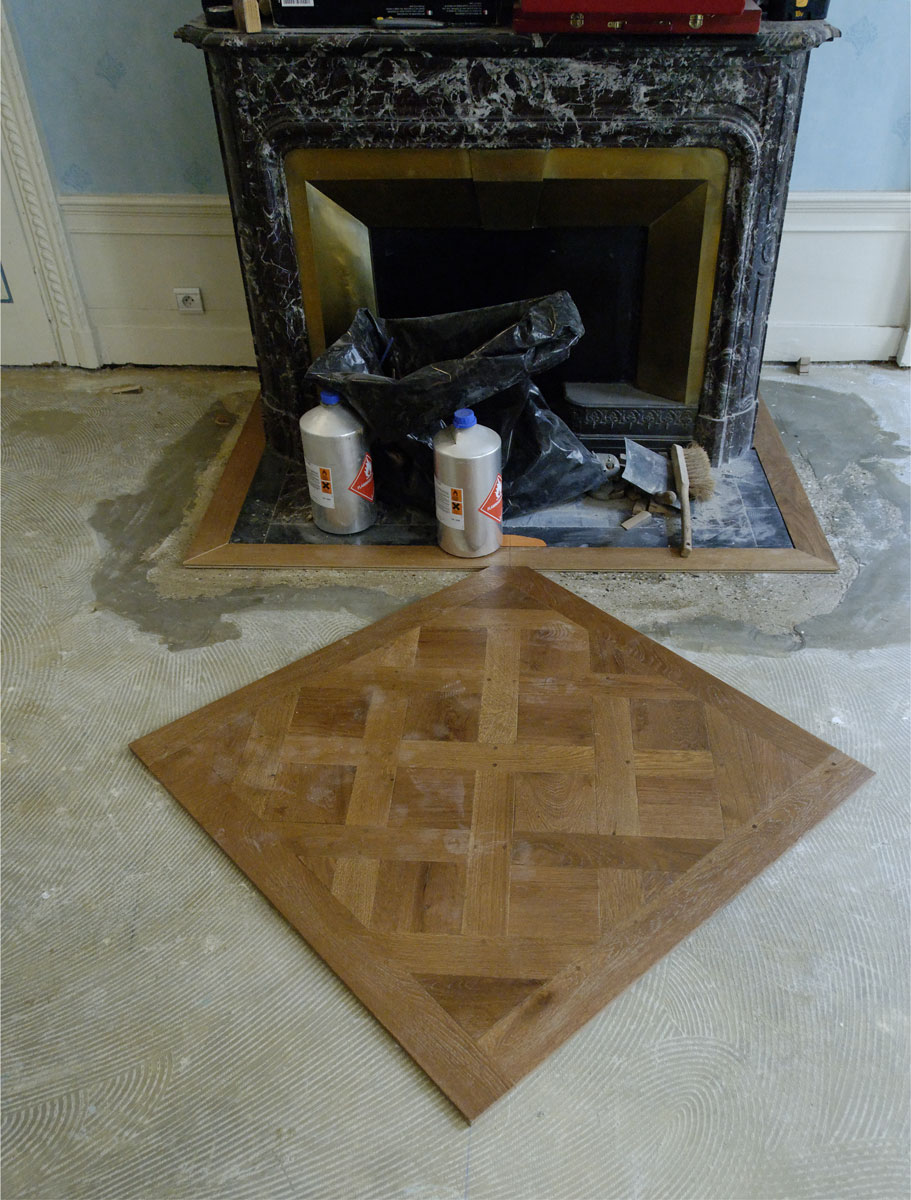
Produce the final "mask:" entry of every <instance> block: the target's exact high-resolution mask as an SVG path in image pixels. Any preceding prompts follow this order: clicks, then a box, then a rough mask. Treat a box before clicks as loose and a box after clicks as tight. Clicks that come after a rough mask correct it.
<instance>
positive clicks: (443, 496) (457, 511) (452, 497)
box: [434, 479, 465, 529]
mask: <svg viewBox="0 0 911 1200" xmlns="http://www.w3.org/2000/svg"><path fill="white" fill-rule="evenodd" d="M434 485H435V489H436V509H437V520H438V521H439V522H440V524H441V525H447V526H448V527H449V528H450V529H464V528H465V504H464V498H463V495H462V489H461V488H454V487H450V486H449V485H448V484H446V483H441V482H440V481H439V479H435V480H434Z"/></svg>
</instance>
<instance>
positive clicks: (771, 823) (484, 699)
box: [132, 568, 871, 1119]
mask: <svg viewBox="0 0 911 1200" xmlns="http://www.w3.org/2000/svg"><path fill="white" fill-rule="evenodd" d="M132 748H133V750H134V751H135V752H136V754H137V755H138V756H139V758H140V759H142V761H143V762H144V763H145V764H146V765H147V766H148V767H149V769H150V770H151V771H152V772H153V773H154V774H155V775H156V776H157V777H158V778H159V779H160V780H161V781H162V783H164V785H165V786H166V787H167V788H168V789H169V790H170V792H171V793H172V794H173V795H174V796H175V797H176V799H177V800H179V801H180V803H181V804H183V805H184V807H185V808H186V809H187V810H188V811H189V812H190V813H191V814H192V815H193V816H194V817H195V818H196V819H197V820H198V821H199V823H200V824H201V825H202V826H203V827H204V828H205V829H206V830H207V831H208V832H209V833H210V834H211V836H212V837H213V838H214V839H215V840H216V841H217V842H218V843H219V844H220V845H221V846H222V847H223V849H224V850H225V851H226V852H227V853H228V854H229V855H230V856H231V857H232V858H233V859H234V860H235V862H237V863H238V865H239V866H240V867H241V869H242V870H244V871H245V872H246V874H247V875H248V876H249V877H250V879H251V880H252V881H253V882H254V883H255V884H256V885H257V886H258V887H259V888H260V890H261V891H262V892H264V893H265V895H266V896H268V897H269V899H270V900H271V901H272V903H273V904H274V905H275V906H276V907H277V908H278V909H279V910H280V911H281V912H282V913H283V914H284V915H285V916H286V917H287V919H288V920H289V921H291V923H292V924H293V925H294V926H295V928H297V929H298V930H299V932H300V933H301V934H302V935H303V936H304V937H305V938H306V939H307V941H308V942H309V943H310V944H311V945H312V946H313V948H314V949H315V950H316V951H317V952H318V953H319V954H320V955H322V957H323V958H324V959H325V960H326V961H327V962H328V963H329V965H330V966H331V967H332V968H333V969H334V970H335V971H336V973H337V974H338V975H339V976H340V977H341V978H342V979H343V980H344V981H345V982H346V983H347V984H348V986H349V987H350V988H351V989H352V990H353V991H354V992H355V993H356V994H357V995H358V996H359V997H360V998H361V1000H362V1001H363V1002H364V1003H365V1004H366V1005H367V1006H368V1008H370V1010H371V1011H372V1012H373V1013H374V1015H375V1016H376V1017H378V1019H379V1020H380V1021H381V1022H382V1023H383V1024H384V1025H385V1026H386V1027H387V1028H388V1029H389V1031H390V1032H391V1033H392V1034H393V1035H394V1036H395V1037H396V1038H397V1039H398V1040H399V1042H400V1043H401V1044H402V1045H403V1046H404V1047H405V1049H406V1050H408V1052H409V1053H410V1054H412V1056H413V1057H414V1058H415V1059H416V1060H417V1062H418V1063H420V1065H421V1066H422V1067H423V1068H424V1069H425V1070H426V1071H427V1072H428V1074H429V1075H430V1076H431V1077H432V1078H433V1079H434V1080H436V1082H437V1083H438V1084H439V1086H440V1087H441V1088H442V1089H443V1091H444V1092H446V1094H447V1095H448V1096H449V1097H450V1098H451V1099H452V1100H453V1102H454V1103H455V1104H456V1105H457V1106H458V1108H459V1109H460V1110H461V1111H462V1112H463V1113H464V1114H465V1115H466V1116H467V1117H468V1118H469V1119H473V1118H474V1117H476V1116H477V1115H478V1114H479V1113H481V1112H482V1111H483V1110H484V1109H485V1108H486V1107H487V1106H488V1105H489V1104H491V1103H492V1102H493V1101H494V1100H496V1099H497V1098H498V1097H499V1096H501V1095H502V1094H503V1093H504V1092H505V1091H507V1090H508V1089H509V1088H510V1087H512V1086H513V1084H514V1083H516V1082H517V1081H518V1080H519V1079H520V1078H521V1077H522V1076H523V1075H525V1074H526V1073H527V1072H528V1071H530V1070H532V1069H533V1068H534V1067H535V1066H537V1065H538V1064H539V1063H540V1062H541V1061H542V1060H543V1059H544V1058H545V1057H546V1056H547V1055H548V1054H549V1053H550V1052H551V1051H552V1050H553V1049H555V1048H556V1047H557V1046H558V1045H560V1044H561V1043H562V1042H563V1041H564V1040H565V1039H566V1038H567V1037H569V1036H570V1035H571V1034H572V1033H573V1032H574V1031H575V1030H576V1029H578V1028H579V1027H580V1026H581V1025H582V1024H583V1023H584V1022H585V1021H587V1020H588V1019H590V1018H591V1017H592V1016H594V1015H595V1014H596V1013H597V1012H598V1011H599V1010H600V1009H601V1008H602V1007H603V1006H604V1005H605V1004H606V1003H607V1002H608V1001H609V1000H610V999H611V998H612V997H613V996H614V995H616V994H617V993H618V992H619V991H620V990H622V988H624V987H625V986H626V985H627V984H629V983H630V982H631V981H632V980H633V979H635V978H636V977H637V976H638V975H640V974H641V973H642V972H643V971H645V970H646V969H647V968H648V967H649V966H650V965H651V964H652V963H654V962H655V961H657V959H658V958H660V957H661V956H662V955H663V954H665V953H666V952H667V951H668V950H669V949H670V948H671V947H672V946H673V945H674V944H675V943H676V942H677V941H679V940H680V939H681V938H682V937H684V936H685V935H686V934H687V933H688V932H689V931H690V930H692V929H693V928H695V927H696V925H698V924H699V923H700V922H701V921H702V920H704V919H705V918H706V917H707V916H709V915H710V913H712V912H713V911H714V910H715V909H716V908H718V907H719V906H720V905H722V904H724V903H725V902H726V901H727V900H729V899H730V898H731V897H732V896H733V895H734V894H735V893H736V892H737V891H738V890H739V889H740V888H741V887H742V886H743V885H744V884H745V883H746V882H748V881H749V880H750V879H751V878H752V877H753V876H755V875H756V874H757V873H758V872H759V871H761V870H762V869H763V867H765V866H766V865H767V864H768V863H769V862H771V861H772V860H773V859H774V858H776V857H777V856H778V855H779V854H781V853H782V852H783V851H784V850H785V849H787V847H788V846H789V845H791V844H792V843H793V842H794V841H795V840H796V839H797V838H798V837H799V836H800V834H801V833H803V832H804V831H805V830H806V829H808V828H809V827H810V826H811V825H812V824H814V823H815V822H816V821H817V820H819V819H820V818H821V817H822V816H824V815H825V814H826V813H827V812H828V811H829V810H830V809H831V808H833V807H834V806H835V805H836V804H837V803H838V802H839V801H840V800H842V799H844V797H845V796H847V795H849V794H850V793H851V792H852V791H854V790H855V788H857V787H858V786H859V785H860V784H861V783H862V782H864V780H865V779H867V778H868V777H869V776H870V774H871V772H869V771H868V770H867V768H866V767H863V766H861V765H860V764H859V763H856V762H854V761H853V760H852V759H850V758H847V757H846V756H845V755H843V754H841V753H839V752H838V751H837V750H834V749H833V748H832V747H830V746H828V745H826V744H825V743H824V742H821V741H819V740H817V739H816V738H815V737H812V736H811V735H810V734H808V733H805V732H804V731H802V730H801V729H798V728H797V727H796V726H794V725H792V724H790V723H789V722H788V721H786V720H784V718H782V717H779V716H777V715H776V714H774V713H772V712H771V711H769V710H768V709H766V708H763V707H762V706H761V705H759V704H756V703H755V702H754V701H752V700H750V699H749V698H748V697H746V696H745V695H743V694H742V693H739V692H737V691H735V690H734V689H732V688H729V687H727V686H726V685H724V684H722V683H720V682H719V681H718V680H716V679H714V678H713V677H712V676H709V675H707V674H705V673H704V672H702V671H699V670H698V669H697V668H695V667H693V666H692V665H691V664H689V663H687V662H686V661H685V660H683V659H681V658H678V657H677V656H675V655H673V654H671V653H670V652H669V651H667V650H664V649H663V648H662V647H661V646H659V645H657V644H656V643H655V642H652V641H650V640H649V639H648V638H645V637H643V636H642V635H641V634H638V633H636V632H635V631H634V630H633V629H631V628H629V627H628V626H626V625H623V624H621V623H620V622H618V621H616V620H614V619H613V618H612V617H610V616H607V615H606V614H605V613H602V612H601V611H599V610H598V609H595V608H594V607H592V606H591V605H589V604H586V603H585V602H584V601H581V600H579V599H578V598H576V597H575V596H573V595H572V594H571V593H569V592H567V591H565V590H564V589H563V588H560V587H558V586H557V585H556V584H553V583H550V582H549V581H547V580H546V579H544V578H543V577H542V576H540V575H537V574H535V573H534V572H533V571H530V570H527V569H524V568H489V569H488V570H486V571H483V572H481V573H479V574H476V575H474V576H472V577H470V578H468V579H466V580H465V581H463V582H462V583H458V584H456V585H454V586H453V587H450V588H447V589H446V590H445V591H442V592H439V593H437V594H436V595H435V596H432V597H430V598H429V599H427V600H423V601H421V602H419V603H417V604H415V605H412V606H411V607H409V608H406V609H403V610H402V611H400V612H398V613H396V614H394V615H393V616H391V617H388V618H386V619H385V620H383V621H380V622H379V623H378V624H376V625H373V626H371V627H370V628H368V629H365V630H363V631H361V632H360V633H358V634H355V635H353V636H351V637H348V638H344V639H342V641H340V642H336V643H335V644H333V645H331V646H328V647H327V648H326V649H324V650H321V651H318V652H317V653H316V654H313V655H310V656H309V657H308V658H305V659H302V660H301V661H300V662H297V663H294V664H293V665H292V666H290V667H287V668H285V669H284V670H282V671H278V672H276V673H275V674H273V675H270V676H268V677H267V678H265V679H263V680H260V681H259V682H258V683H254V684H251V685H250V686H249V687H246V688H243V689H242V690H240V691H238V692H235V693H234V694H233V695H231V696H228V697H227V698H226V699H224V700H221V701H218V702H216V703H215V704H211V705H208V706H207V707H206V708H203V709H200V710H199V711H197V712H195V713H192V714H191V715H190V716H188V717H185V718H183V719H182V720H180V721H176V722H174V723H173V724H171V725H168V726H166V727H165V728H163V729H160V730H158V731H157V732H156V733H152V734H150V735H148V736H147V737H144V738H142V739H140V740H139V741H138V742H135V743H134V744H133V747H132Z"/></svg>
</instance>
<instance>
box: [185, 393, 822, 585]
mask: <svg viewBox="0 0 911 1200" xmlns="http://www.w3.org/2000/svg"><path fill="white" fill-rule="evenodd" d="M264 448H265V438H264V436H263V425H262V410H261V408H260V404H259V402H258V401H257V402H256V404H254V406H253V408H252V409H251V411H250V415H249V417H248V418H247V421H246V423H245V425H244V427H243V430H242V431H241V434H240V437H239V438H238V440H237V443H236V444H235V447H234V450H233V452H232V454H231V457H230V458H229V460H228V463H227V466H226V467H225V470H224V473H223V475H222V477H221V481H220V482H219V484H218V486H217V488H216V490H215V494H214V495H213V497H212V501H211V503H210V505H209V507H208V509H207V510H206V513H205V516H204V517H203V519H202V521H201V522H200V525H199V528H198V529H197V531H196V534H195V536H194V537H193V540H192V542H191V544H190V548H189V550H188V551H187V556H186V558H185V559H184V566H187V567H259V568H263V567H270V568H288V567H339V568H341V567H344V568H349V569H360V568H364V569H368V568H376V569H382V570H390V569H396V568H401V569H403V570H412V571H413V570H428V571H453V570H482V569H484V568H485V567H489V566H492V565H496V566H515V567H533V568H535V569H537V570H539V571H829V572H831V571H837V570H838V564H837V563H836V561H835V556H834V555H833V554H832V551H831V550H830V548H829V544H828V542H827V541H826V538H825V534H824V533H823V531H822V528H821V527H820V524H819V522H818V521H817V519H816V515H815V513H814V512H813V509H812V508H811V506H810V502H809V500H808V499H807V496H806V493H805V492H804V490H803V487H802V486H801V483H800V480H799V479H798V477H797V472H796V471H795V470H794V467H793V465H792V464H791V460H790V458H788V454H787V451H786V450H785V448H784V445H783V444H782V441H781V438H780V437H779V435H778V431H777V429H776V428H775V424H774V422H773V421H772V418H771V417H770V416H769V413H768V410H767V409H766V407H765V405H764V404H762V403H761V402H760V406H759V414H758V417H757V421H756V433H755V438H754V448H755V450H756V453H757V455H758V456H759V461H760V462H761V463H762V467H763V470H764V471H765V473H766V476H767V478H768V481H769V485H770V487H771V489H772V494H773V495H774V497H775V501H776V503H777V505H778V508H779V511H780V512H781V515H782V518H783V519H784V523H785V526H786V527H787V530H788V534H789V535H790V538H791V541H792V542H793V548H791V549H767V550H762V549H749V548H731V549H716V548H700V547H698V546H697V547H696V548H695V549H694V550H693V552H692V554H690V555H689V556H688V557H686V558H683V557H682V556H681V554H680V551H679V550H678V549H677V548H676V547H671V546H668V547H644V546H632V547H624V546H588V547H585V546H583V547H564V546H540V545H538V546H530V545H528V539H527V538H522V537H513V538H509V537H507V538H506V539H504V546H503V548H502V549H501V550H499V551H497V553H496V554H491V555H487V556H485V557H484V558H453V557H452V556H451V555H449V554H445V553H444V552H443V551H442V550H440V548H439V547H438V546H348V545H332V546H306V545H301V544H297V545H293V544H292V545H284V544H282V545H278V544H268V543H267V544H254V543H248V542H232V541H231V535H232V533H233V532H234V526H235V525H236V524H237V518H238V517H239V515H240V511H241V509H242V508H243V504H244V500H245V499H246V496H247V492H248V490H249V488H250V484H251V483H252V482H253V476H254V475H255V474H256V469H257V467H258V466H259V461H260V458H261V457H262V454H263V450H264Z"/></svg>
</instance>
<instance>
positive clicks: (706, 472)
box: [671, 446, 715, 558]
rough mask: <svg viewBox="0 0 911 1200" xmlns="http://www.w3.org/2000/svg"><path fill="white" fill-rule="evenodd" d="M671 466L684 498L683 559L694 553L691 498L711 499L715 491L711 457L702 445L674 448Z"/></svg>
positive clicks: (682, 511) (682, 521) (682, 502)
mask: <svg viewBox="0 0 911 1200" xmlns="http://www.w3.org/2000/svg"><path fill="white" fill-rule="evenodd" d="M671 464H672V466H673V468H674V480H675V482H676V484H677V495H678V496H679V497H680V557H681V558H689V556H690V555H691V554H692V553H693V519H692V515H691V513H690V498H691V497H692V499H693V500H708V498H709V496H711V494H712V492H714V490H715V480H714V479H713V478H712V468H711V464H710V463H709V456H708V455H707V454H706V452H705V451H704V450H703V448H702V447H701V446H687V448H686V449H685V450H684V448H683V447H682V446H671Z"/></svg>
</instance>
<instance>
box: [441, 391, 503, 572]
mask: <svg viewBox="0 0 911 1200" xmlns="http://www.w3.org/2000/svg"><path fill="white" fill-rule="evenodd" d="M433 475H434V486H435V490H436V510H437V541H438V542H439V543H440V546H441V547H442V548H443V549H444V550H445V551H446V552H447V554H455V555H457V556H458V557H459V558H480V557H481V555H483V554H493V553H494V551H495V550H499V548H500V546H501V544H502V542H503V477H502V475H501V473H500V436H499V434H497V433H494V431H493V430H492V429H488V428H487V427H486V426H485V425H479V424H478V422H477V418H476V417H475V415H474V413H473V412H472V411H471V409H470V408H459V409H457V410H456V413H455V415H454V416H453V419H452V425H451V426H449V427H448V428H446V429H441V430H440V432H439V433H438V434H437V435H436V436H435V437H434V439H433Z"/></svg>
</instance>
